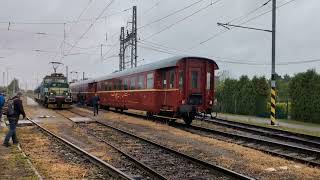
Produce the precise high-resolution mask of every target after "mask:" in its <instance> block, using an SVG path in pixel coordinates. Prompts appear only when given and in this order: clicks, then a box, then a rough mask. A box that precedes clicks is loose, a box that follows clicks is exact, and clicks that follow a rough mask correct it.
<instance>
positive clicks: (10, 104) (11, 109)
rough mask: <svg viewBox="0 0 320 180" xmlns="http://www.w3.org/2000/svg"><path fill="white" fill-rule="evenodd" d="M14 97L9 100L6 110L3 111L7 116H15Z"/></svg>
mask: <svg viewBox="0 0 320 180" xmlns="http://www.w3.org/2000/svg"><path fill="white" fill-rule="evenodd" d="M13 101H14V100H13V99H10V100H8V102H7V103H6V107H5V110H4V111H3V112H4V113H3V114H5V115H7V116H13V115H14V104H13Z"/></svg>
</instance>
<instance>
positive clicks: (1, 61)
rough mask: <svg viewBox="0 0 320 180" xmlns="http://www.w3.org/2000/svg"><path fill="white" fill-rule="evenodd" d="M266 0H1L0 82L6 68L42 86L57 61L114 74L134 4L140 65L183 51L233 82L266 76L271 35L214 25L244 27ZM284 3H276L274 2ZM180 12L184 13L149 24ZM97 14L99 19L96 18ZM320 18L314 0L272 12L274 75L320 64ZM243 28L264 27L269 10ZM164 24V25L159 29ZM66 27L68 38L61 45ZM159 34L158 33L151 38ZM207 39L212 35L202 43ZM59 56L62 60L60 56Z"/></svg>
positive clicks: (268, 24) (91, 73)
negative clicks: (207, 62)
mask: <svg viewBox="0 0 320 180" xmlns="http://www.w3.org/2000/svg"><path fill="white" fill-rule="evenodd" d="M267 1H268V0H220V1H216V0H202V1H201V0H113V1H112V0H1V1H0V22H1V23H0V71H1V74H0V77H1V81H0V84H3V81H2V72H4V71H6V70H7V69H8V71H9V75H10V76H9V79H11V78H12V77H17V78H19V79H20V81H21V82H23V84H22V85H23V87H25V84H26V83H27V84H28V86H29V88H31V87H34V86H35V84H36V82H37V79H39V82H40V81H41V78H42V77H43V76H44V75H45V74H48V73H51V71H52V68H51V66H50V65H49V64H48V63H49V62H50V61H62V62H63V63H64V66H61V67H60V69H59V70H60V71H61V72H65V66H66V65H67V66H69V70H70V71H78V72H83V71H84V72H86V74H87V76H89V77H98V76H101V75H105V74H108V73H111V72H113V71H115V70H117V69H118V64H119V63H118V59H119V58H118V54H119V31H120V27H121V26H127V22H129V21H130V19H131V14H132V10H131V7H132V6H133V5H137V7H138V27H143V26H144V25H146V24H149V25H148V26H145V27H143V28H140V29H139V30H138V37H139V39H140V42H139V48H138V61H139V65H141V64H145V63H150V62H154V61H157V60H161V59H163V58H167V57H170V56H174V55H181V54H187V55H192V56H195V55H196V56H204V57H209V58H212V59H214V60H216V61H217V63H218V65H219V66H220V71H221V70H227V71H229V72H230V74H231V76H232V77H239V76H240V75H243V74H246V75H249V76H251V77H252V76H253V75H258V76H266V77H268V78H269V76H270V72H271V65H270V62H271V33H268V32H260V31H252V30H246V29H236V28H235V29H231V30H229V31H227V32H225V33H220V32H223V31H226V29H225V28H223V27H218V26H217V22H229V21H231V20H234V21H233V22H232V23H233V24H242V23H244V22H245V21H247V20H250V19H251V18H254V17H256V16H258V15H260V14H262V13H264V12H266V11H269V10H271V3H269V4H267V5H265V6H263V7H262V8H259V7H261V6H262V5H263V4H264V3H265V2H267ZM289 1H290V0H277V4H278V6H280V5H282V4H284V3H287V2H289ZM192 4H193V5H192ZM184 7H188V8H186V9H184V10H182V11H179V12H178V13H176V14H174V15H171V16H168V17H167V18H164V19H163V20H161V21H158V22H155V23H153V24H150V22H153V21H155V20H158V19H160V18H162V17H166V16H167V15H169V14H172V13H173V12H176V11H178V10H179V9H182V8H184ZM257 8H259V9H257ZM255 9H257V10H256V11H254V12H253V10H255ZM250 12H253V13H251V14H250ZM244 15H245V16H244ZM97 17H100V18H99V19H96V20H95V18H97ZM238 17H240V18H238ZM319 17H320V1H319V0H295V1H293V2H290V3H288V4H286V5H284V6H282V7H280V8H278V10H277V63H278V64H281V65H278V66H277V67H276V71H277V72H278V73H279V74H282V75H283V74H286V73H287V74H291V75H292V74H295V73H298V72H303V71H306V70H307V69H311V68H314V69H316V70H317V71H318V72H319V69H320V62H319V61H318V62H311V63H304V64H294V63H292V62H298V61H308V60H314V59H320V51H319V49H320V48H319V47H320V36H319V32H320V23H319V21H318V18H319ZM235 18H238V19H235ZM9 22H10V25H9ZM64 23H66V24H65V26H64ZM243 25H245V26H251V27H257V28H263V29H270V28H271V13H267V14H265V15H262V16H260V17H258V18H255V19H253V20H251V21H249V22H248V23H244V24H243ZM128 26H130V24H128ZM64 27H65V28H64ZM167 27H170V28H168V29H166V30H163V29H165V28H167ZM64 29H65V31H66V33H65V35H66V39H65V43H62V42H63V40H64ZM161 30H163V31H162V32H160V31H161ZM157 32H160V33H158V34H156V35H154V36H152V37H150V36H151V35H153V34H155V33H157ZM217 33H218V34H217ZM106 34H107V38H106ZM210 37H213V38H212V39H210V40H209V41H206V40H208V39H209V38H210ZM151 43H152V44H151ZM101 44H103V49H102V51H103V55H104V58H103V59H101V57H100V51H101V49H100V45H101ZM61 45H62V46H61ZM72 47H73V48H72ZM62 52H64V54H67V56H62ZM286 62H290V63H286ZM241 63H243V64H241ZM284 64H285V65H284ZM79 74H80V73H79ZM71 76H72V78H75V76H76V75H75V74H74V75H71ZM80 76H81V75H79V78H80Z"/></svg>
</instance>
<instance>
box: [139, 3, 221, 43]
mask: <svg viewBox="0 0 320 180" xmlns="http://www.w3.org/2000/svg"><path fill="white" fill-rule="evenodd" d="M220 1H222V0H217V1H215V2H211V3H210V4H209V5H207V6H205V7H202V8H201V9H199V10H197V11H195V12H193V13H192V14H190V15H188V16H186V17H184V18H182V19H180V20H178V21H176V22H175V23H172V24H170V25H169V26H167V27H165V28H163V29H161V30H160V31H158V32H156V33H154V34H152V35H150V36H148V37H147V38H145V39H150V38H151V37H154V36H156V35H158V34H160V33H162V32H163V31H165V30H168V29H170V28H171V27H173V26H175V25H177V24H178V23H180V22H182V21H184V20H186V19H188V18H190V17H192V16H194V15H195V14H198V13H200V12H201V11H203V10H205V9H207V8H209V7H211V6H212V5H214V4H216V3H218V2H220Z"/></svg>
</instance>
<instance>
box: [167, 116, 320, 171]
mask: <svg viewBox="0 0 320 180" xmlns="http://www.w3.org/2000/svg"><path fill="white" fill-rule="evenodd" d="M170 125H171V126H173V127H178V128H183V129H191V130H196V131H200V132H207V133H210V134H216V135H220V136H224V137H228V138H232V139H238V140H243V141H246V142H248V143H251V144H252V143H253V144H259V145H267V146H268V147H271V148H273V150H270V149H269V150H268V149H262V148H258V147H254V146H249V145H244V143H241V145H243V146H246V147H250V148H254V149H257V150H260V151H263V152H266V153H270V154H273V155H277V156H281V157H284V158H286V159H290V160H296V161H299V162H302V163H306V164H309V165H313V166H320V162H317V161H312V160H309V159H308V158H299V157H295V155H299V154H295V153H296V152H299V153H302V154H304V155H306V154H307V155H308V156H309V157H314V156H316V157H314V159H319V157H320V151H319V150H313V149H309V148H304V147H299V146H293V145H290V144H285V143H278V142H273V141H268V140H263V139H257V138H254V137H249V136H244V135H239V134H234V133H228V132H224V131H219V130H215V129H209V128H204V127H200V126H194V125H186V124H182V123H177V122H172V123H170ZM276 147H278V148H276ZM279 148H281V149H284V150H291V151H293V152H291V153H293V154H291V153H289V154H287V153H281V152H280V151H279ZM300 155H301V154H300Z"/></svg>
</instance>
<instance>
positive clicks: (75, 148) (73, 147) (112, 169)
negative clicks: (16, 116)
mask: <svg viewBox="0 0 320 180" xmlns="http://www.w3.org/2000/svg"><path fill="white" fill-rule="evenodd" d="M27 120H29V121H30V122H32V123H33V124H34V125H36V126H37V127H38V128H40V129H41V130H42V131H44V132H45V133H47V134H49V135H50V136H51V137H54V138H55V139H57V140H59V141H60V142H62V143H63V144H64V145H66V146H67V147H69V148H70V149H71V150H72V151H74V152H76V153H78V154H81V155H83V156H84V157H85V158H87V159H88V160H89V161H90V162H92V163H94V164H95V165H97V166H99V167H101V168H103V169H106V170H107V171H108V172H110V173H111V174H112V175H113V176H115V177H118V178H121V179H127V180H134V179H133V178H131V177H130V176H129V175H127V174H125V173H123V172H122V171H120V170H119V169H117V168H115V167H113V166H111V165H110V164H108V163H106V162H104V161H103V160H101V159H99V158H98V157H96V156H93V155H91V154H90V153H89V152H87V151H85V150H83V149H82V148H80V147H78V146H76V145H74V144H73V143H71V142H70V141H68V140H66V139H64V138H62V137H60V136H58V135H56V134H54V133H53V132H51V131H50V130H48V129H46V128H44V127H43V126H41V125H40V124H39V123H37V122H35V121H33V120H32V119H30V118H27Z"/></svg>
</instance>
